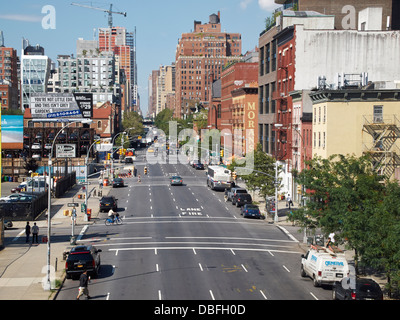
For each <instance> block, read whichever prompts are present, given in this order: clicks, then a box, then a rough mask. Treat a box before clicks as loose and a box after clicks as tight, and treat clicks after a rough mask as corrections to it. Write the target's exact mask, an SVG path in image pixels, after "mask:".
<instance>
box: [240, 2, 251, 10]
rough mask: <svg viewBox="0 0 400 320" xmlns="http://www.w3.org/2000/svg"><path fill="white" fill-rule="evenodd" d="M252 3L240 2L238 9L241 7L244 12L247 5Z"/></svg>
mask: <svg viewBox="0 0 400 320" xmlns="http://www.w3.org/2000/svg"><path fill="white" fill-rule="evenodd" d="M252 2H253V0H242V1H241V2H240V7H241V8H242V9H243V10H246V9H247V7H248V5H249V4H250V3H252Z"/></svg>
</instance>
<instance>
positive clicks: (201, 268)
mask: <svg viewBox="0 0 400 320" xmlns="http://www.w3.org/2000/svg"><path fill="white" fill-rule="evenodd" d="M199 267H200V270H201V271H203V267H202V266H201V263H199Z"/></svg>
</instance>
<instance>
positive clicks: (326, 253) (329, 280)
mask: <svg viewBox="0 0 400 320" xmlns="http://www.w3.org/2000/svg"><path fill="white" fill-rule="evenodd" d="M348 273H349V266H348V264H347V260H346V257H345V255H344V252H343V251H342V250H340V249H339V248H337V247H335V246H330V247H328V248H325V247H322V246H316V245H312V246H311V247H310V248H309V250H308V251H307V253H306V254H305V255H301V276H302V277H310V278H311V279H312V280H313V282H314V286H315V287H318V286H320V285H323V284H333V283H335V282H336V281H341V280H342V279H343V278H344V277H346V276H347V274H348Z"/></svg>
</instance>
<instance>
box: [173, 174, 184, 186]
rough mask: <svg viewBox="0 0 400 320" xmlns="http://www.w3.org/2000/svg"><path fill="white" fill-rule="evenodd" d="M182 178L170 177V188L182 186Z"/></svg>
mask: <svg viewBox="0 0 400 320" xmlns="http://www.w3.org/2000/svg"><path fill="white" fill-rule="evenodd" d="M182 181H183V180H182V178H181V177H179V176H172V177H171V186H181V185H182Z"/></svg>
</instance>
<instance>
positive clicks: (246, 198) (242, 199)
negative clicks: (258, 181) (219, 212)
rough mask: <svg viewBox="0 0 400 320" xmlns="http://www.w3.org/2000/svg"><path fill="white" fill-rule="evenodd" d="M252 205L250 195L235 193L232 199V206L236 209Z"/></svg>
mask: <svg viewBox="0 0 400 320" xmlns="http://www.w3.org/2000/svg"><path fill="white" fill-rule="evenodd" d="M250 203H252V199H251V195H249V194H248V193H237V194H236V195H235V196H233V198H232V204H233V205H236V207H241V206H244V205H245V204H250Z"/></svg>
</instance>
